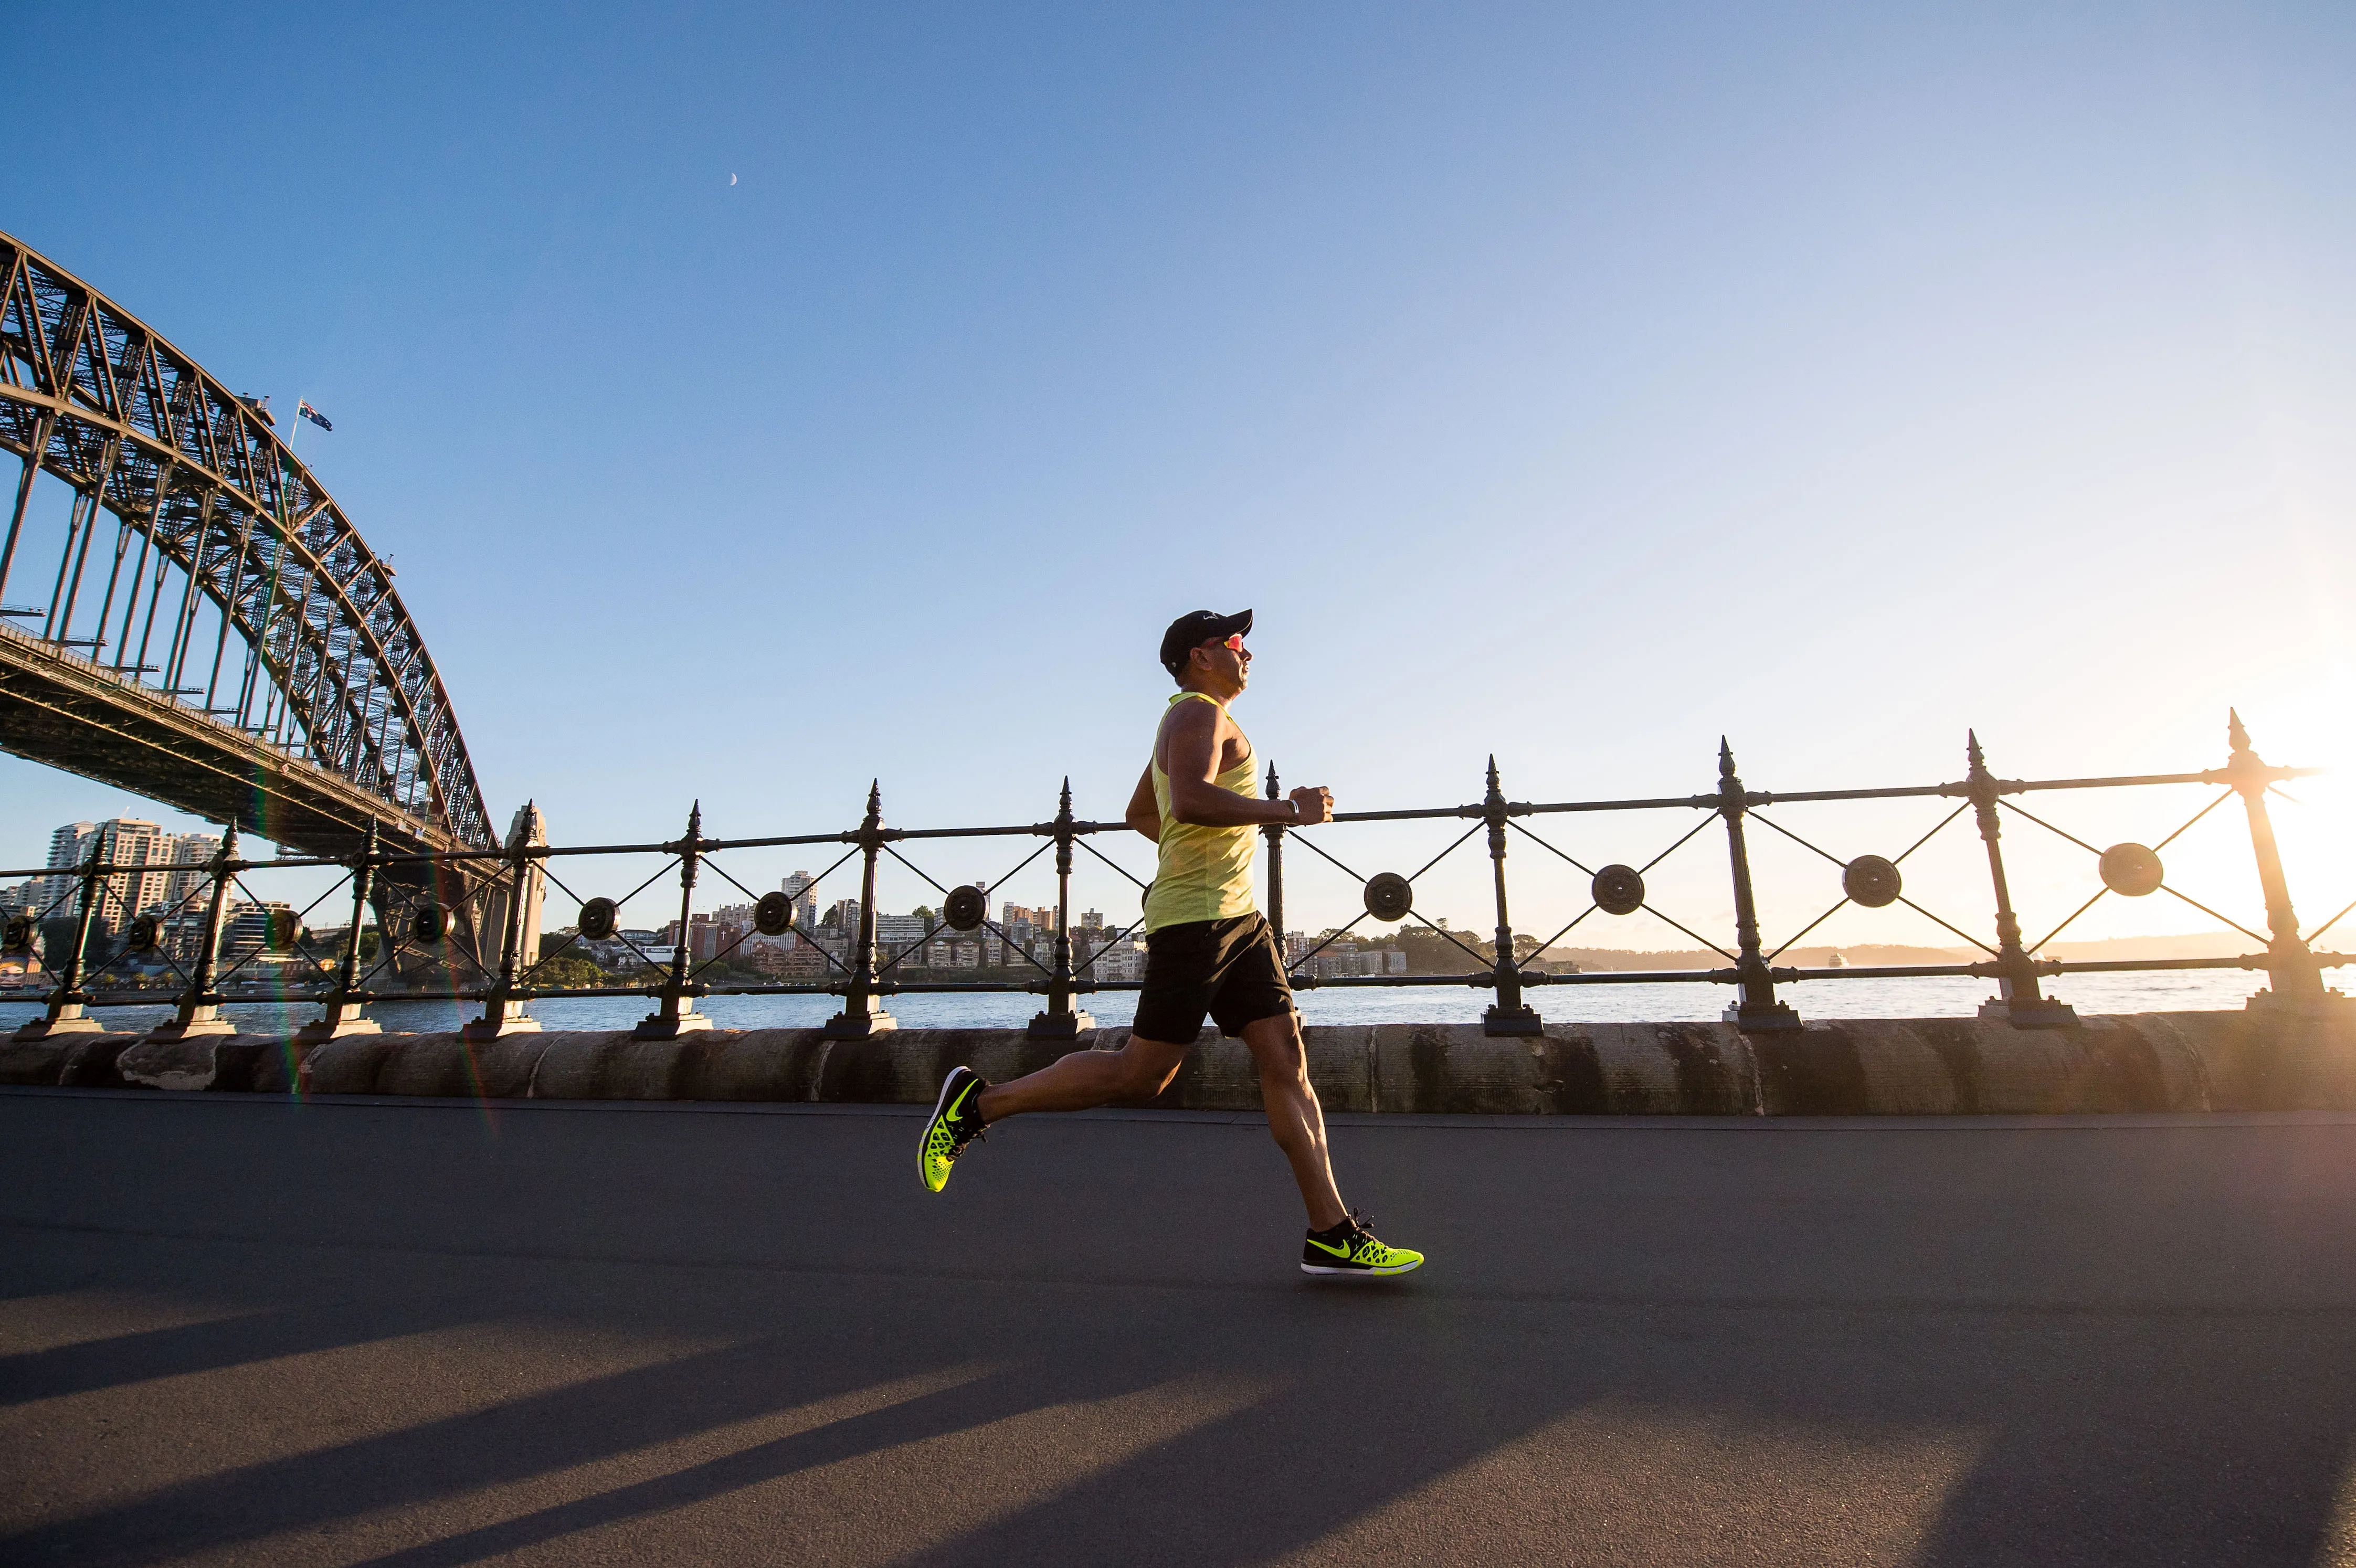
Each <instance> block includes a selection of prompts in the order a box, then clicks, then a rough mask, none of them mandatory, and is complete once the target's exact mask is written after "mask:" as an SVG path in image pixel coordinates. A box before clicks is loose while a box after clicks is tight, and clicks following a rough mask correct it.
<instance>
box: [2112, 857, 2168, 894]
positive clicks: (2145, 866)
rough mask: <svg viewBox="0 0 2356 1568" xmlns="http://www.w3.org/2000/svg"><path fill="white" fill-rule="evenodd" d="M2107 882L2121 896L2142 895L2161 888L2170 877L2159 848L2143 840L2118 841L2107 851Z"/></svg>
mask: <svg viewBox="0 0 2356 1568" xmlns="http://www.w3.org/2000/svg"><path fill="white" fill-rule="evenodd" d="M2101 865H2102V873H2103V886H2104V887H2106V888H2108V889H2110V890H2111V891H2113V892H2115V893H2116V894H2118V895H2119V896H2120V897H2121V898H2126V899H2139V898H2141V897H2143V896H2144V895H2145V894H2146V893H2156V892H2158V891H2159V884H2160V883H2161V882H2163V881H2165V880H2168V873H2167V871H2166V870H2165V869H2163V868H2162V867H2161V865H2160V863H2159V855H2158V851H2156V850H2151V849H2147V848H2144V847H2143V846H2142V845H2140V844H2114V845H2112V846H2111V847H2110V848H2107V849H2105V850H2104V851H2103V859H2102V862H2101Z"/></svg>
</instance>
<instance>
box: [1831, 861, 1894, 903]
mask: <svg viewBox="0 0 2356 1568" xmlns="http://www.w3.org/2000/svg"><path fill="white" fill-rule="evenodd" d="M1905 886H1906V879H1904V878H1903V877H1901V876H1900V875H1899V874H1898V862H1897V861H1895V860H1891V859H1886V858H1884V857H1882V856H1879V855H1859V856H1858V858H1857V859H1854V860H1851V861H1850V862H1849V863H1848V864H1847V865H1846V866H1843V867H1842V868H1841V891H1843V892H1845V893H1847V895H1848V901H1849V902H1851V903H1853V904H1862V905H1864V906H1865V907H1866V908H1867V909H1880V908H1882V907H1883V906H1885V905H1888V904H1894V903H1896V902H1897V901H1898V895H1899V893H1900V892H1901V891H1903V890H1904V888H1905Z"/></svg>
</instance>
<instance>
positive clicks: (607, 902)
mask: <svg viewBox="0 0 2356 1568" xmlns="http://www.w3.org/2000/svg"><path fill="white" fill-rule="evenodd" d="M621 918H622V906H621V905H619V904H617V903H616V902H615V901H613V900H612V899H591V900H590V901H588V902H587V903H584V904H583V905H582V906H581V920H580V923H578V924H576V925H575V926H574V927H573V929H574V930H575V931H578V932H579V933H581V940H582V941H584V942H604V941H605V940H606V939H607V938H609V937H611V936H612V935H613V934H614V932H615V929H616V927H617V926H618V925H620V923H621Z"/></svg>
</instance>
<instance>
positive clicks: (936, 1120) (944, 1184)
mask: <svg viewBox="0 0 2356 1568" xmlns="http://www.w3.org/2000/svg"><path fill="white" fill-rule="evenodd" d="M957 1082H958V1075H957V1073H956V1072H951V1073H950V1074H949V1075H948V1077H947V1078H944V1079H942V1080H941V1092H940V1094H939V1096H938V1097H937V1099H935V1100H934V1101H933V1114H932V1115H931V1116H930V1117H928V1118H927V1119H926V1122H925V1131H924V1136H921V1137H919V1138H918V1139H917V1140H916V1181H917V1183H918V1184H919V1185H920V1186H922V1187H923V1188H924V1189H925V1190H926V1191H927V1192H936V1193H937V1192H941V1191H944V1190H946V1189H948V1184H949V1183H948V1178H947V1177H943V1178H941V1184H940V1186H938V1187H936V1186H934V1185H933V1182H932V1178H931V1176H930V1175H929V1174H928V1173H927V1172H926V1169H925V1150H926V1148H928V1147H931V1145H932V1141H933V1129H934V1128H935V1127H936V1126H937V1125H940V1120H941V1111H942V1108H943V1107H945V1106H946V1105H948V1103H949V1091H950V1090H951V1089H953V1088H955V1087H956V1086H957Z"/></svg>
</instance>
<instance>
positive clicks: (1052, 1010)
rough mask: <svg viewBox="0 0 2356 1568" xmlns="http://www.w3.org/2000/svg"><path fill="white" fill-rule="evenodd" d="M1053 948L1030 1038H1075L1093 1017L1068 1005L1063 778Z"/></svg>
mask: <svg viewBox="0 0 2356 1568" xmlns="http://www.w3.org/2000/svg"><path fill="white" fill-rule="evenodd" d="M1073 837H1074V835H1073V832H1072V781H1071V779H1070V778H1069V777H1068V776H1066V778H1065V780H1064V795H1063V799H1062V801H1061V802H1060V803H1059V804H1058V805H1056V807H1055V957H1054V959H1053V964H1054V967H1053V969H1052V970H1051V971H1050V973H1049V974H1048V976H1047V1010H1046V1011H1045V1012H1044V1013H1038V1014H1034V1015H1033V1017H1032V1019H1031V1027H1030V1029H1028V1030H1026V1031H1025V1033H1026V1035H1027V1038H1029V1039H1032V1040H1077V1039H1079V1037H1080V1031H1081V1030H1082V1029H1094V1028H1096V1027H1097V1020H1096V1019H1093V1018H1091V1017H1090V1016H1089V1015H1087V1013H1084V1012H1081V1011H1080V1010H1079V1009H1078V1008H1075V1007H1073V1006H1072V993H1073V992H1074V990H1075V989H1076V981H1075V980H1074V977H1073V975H1072V839H1073Z"/></svg>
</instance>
